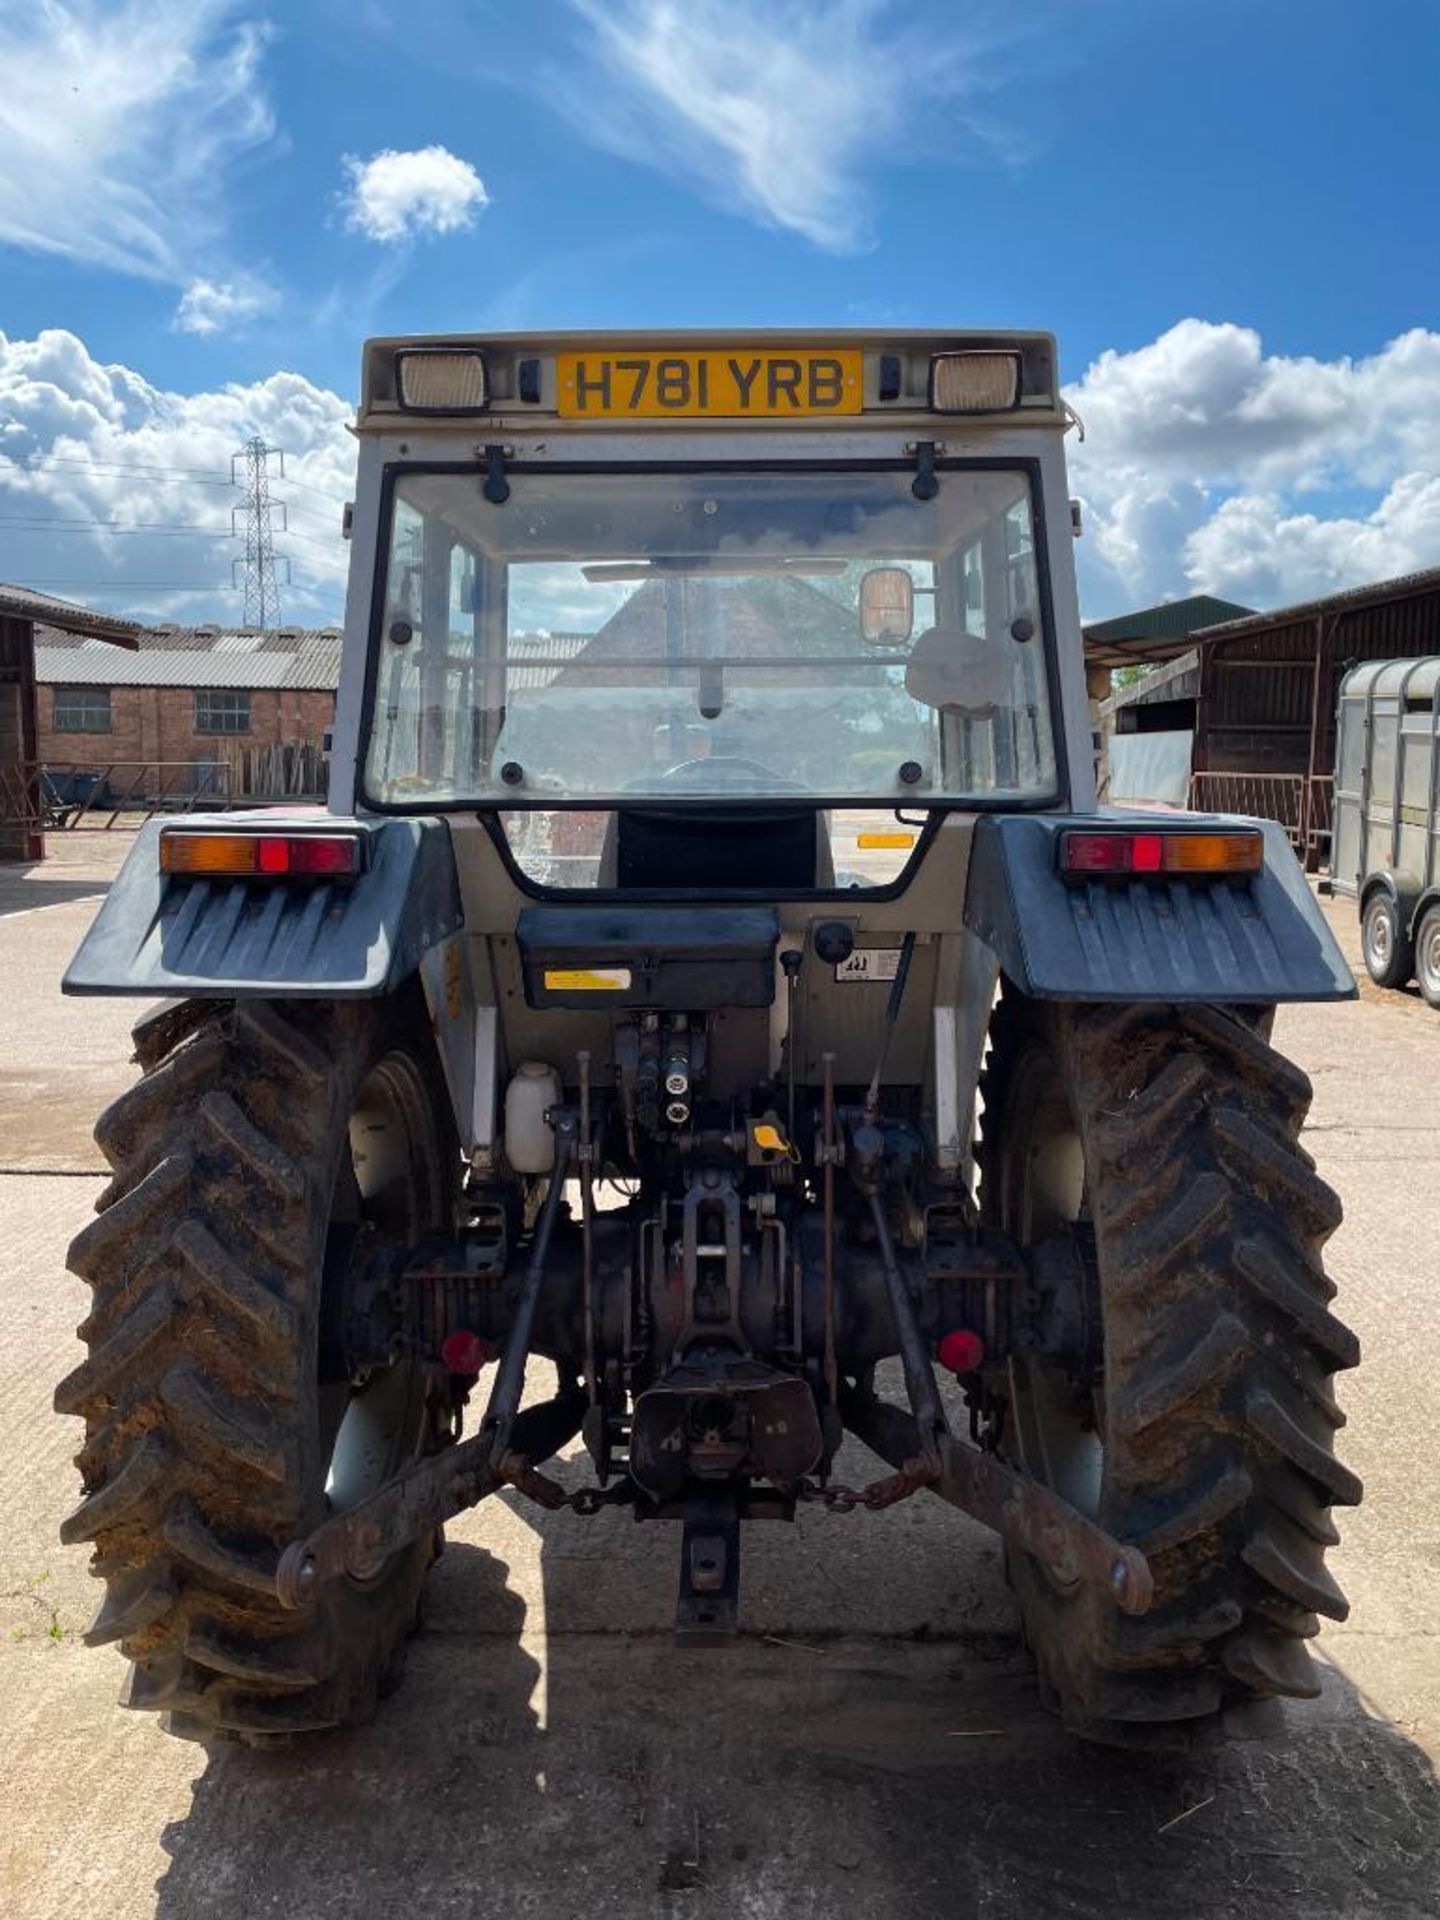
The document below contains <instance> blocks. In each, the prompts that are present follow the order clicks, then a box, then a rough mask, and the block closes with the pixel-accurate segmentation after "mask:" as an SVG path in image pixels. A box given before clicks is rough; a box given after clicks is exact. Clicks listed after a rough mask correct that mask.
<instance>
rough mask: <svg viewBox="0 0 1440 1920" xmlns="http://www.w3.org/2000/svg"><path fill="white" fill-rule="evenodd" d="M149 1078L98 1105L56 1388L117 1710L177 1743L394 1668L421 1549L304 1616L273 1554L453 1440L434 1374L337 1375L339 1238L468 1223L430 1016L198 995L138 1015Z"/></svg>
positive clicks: (370, 1680) (323, 1596) (336, 1590)
mask: <svg viewBox="0 0 1440 1920" xmlns="http://www.w3.org/2000/svg"><path fill="white" fill-rule="evenodd" d="M136 1041H137V1058H138V1059H139V1060H140V1062H141V1064H142V1066H143V1068H144V1074H143V1077H142V1078H141V1079H140V1080H139V1081H138V1082H137V1083H136V1084H135V1086H133V1087H132V1088H131V1089H130V1090H129V1091H128V1092H127V1093H125V1094H123V1095H122V1096H121V1097H120V1099H118V1100H117V1101H116V1102H115V1103H114V1104H113V1105H112V1106H111V1107H110V1108H109V1109H108V1110H107V1111H106V1112H105V1113H104V1114H103V1115H102V1116H101V1118H100V1120H99V1122H98V1124H97V1126H96V1130H95V1137H96V1140H97V1141H98V1143H99V1146H100V1149H101V1151H102V1152H103V1154H104V1155H105V1158H106V1160H107V1161H108V1163H109V1165H110V1167H111V1168H112V1170H113V1175H114V1177H113V1179H112V1180H111V1182H110V1185H109V1187H108V1188H107V1189H106V1191H105V1192H104V1193H103V1194H102V1195H101V1197H100V1199H99V1201H98V1202H97V1209H98V1212H99V1218H98V1219H97V1220H95V1221H94V1222H93V1223H92V1224H91V1225H90V1226H88V1227H86V1228H85V1229H84V1230H83V1231H82V1232H81V1233H80V1234H79V1235H77V1237H76V1239H75V1240H74V1242H73V1243H72V1245H71V1248H70V1254H69V1264H70V1267H71V1270H72V1271H73V1272H75V1273H77V1274H79V1275H80V1277H81V1278H82V1279H84V1280H86V1281H87V1282H88V1283H89V1284H90V1286H91V1288H92V1289H93V1296H94V1297H93V1301H92V1307H91V1312H90V1314H89V1317H88V1318H87V1319H86V1321H85V1322H84V1324H83V1325H82V1327H81V1329H80V1333H81V1337H82V1339H83V1340H84V1341H85V1343H86V1345H87V1347H88V1349H89V1352H88V1357H87V1358H86V1360H85V1361H84V1362H83V1363H82V1364H81V1365H80V1366H79V1367H78V1368H77V1369H76V1370H75V1372H74V1373H72V1374H71V1375H70V1376H69V1377H68V1379H66V1380H64V1381H63V1382H62V1383H61V1385H60V1386H59V1387H58V1388H57V1389H56V1394H55V1404H56V1407H57V1409H58V1410H59V1411H60V1412H62V1413H68V1414H80V1415H83V1417H84V1420H85V1443H84V1447H83V1449H82V1451H81V1452H80V1454H79V1455H78V1456H77V1464H78V1465H79V1467H80V1470H81V1475H82V1479H83V1483H84V1490H85V1497H84V1499H83V1501H82V1502H81V1504H80V1506H79V1507H78V1508H77V1510H76V1511H75V1512H74V1513H73V1514H72V1515H71V1516H70V1518H69V1519H68V1520H67V1521H66V1522H65V1524H64V1526H63V1528H62V1530H61V1537H62V1539H64V1540H65V1541H66V1542H67V1543H79V1542H82V1541H83V1542H90V1543H93V1547H94V1559H93V1562H92V1569H93V1571H94V1572H95V1573H96V1574H97V1575H98V1576H99V1577H100V1578H101V1579H103V1580H104V1582H105V1587H106V1597H105V1601H104V1604H103V1606H102V1607H101V1609H100V1612H99V1615H98V1617H97V1618H96V1620H95V1622H94V1624H93V1625H92V1626H91V1628H90V1630H89V1632H88V1633H87V1635H86V1639H87V1640H88V1642H89V1643H90V1644H91V1645H92V1646H93V1645H97V1644H101V1643H106V1642H117V1643H118V1644H119V1647H120V1650H121V1652H122V1653H124V1654H125V1655H126V1656H127V1658H128V1659H129V1660H130V1661H131V1663H132V1665H131V1671H130V1676H129V1682H128V1688H127V1692H126V1695H125V1701H126V1704H127V1705H129V1706H132V1707H138V1708H149V1709H154V1710H157V1711H160V1712H162V1713H164V1714H166V1715H167V1716H168V1724H169V1726H170V1728H171V1730H172V1731H173V1732H176V1733H180V1734H183V1735H187V1736H189V1737H191V1738H198V1739H205V1738H210V1737H214V1736H227V1735H228V1736H233V1737H240V1738H245V1739H248V1740H252V1741H260V1740H264V1739H265V1738H266V1737H268V1736H278V1735H290V1734H296V1733H301V1732H310V1731H313V1730H318V1729H321V1728H327V1727H338V1726H344V1725H347V1724H349V1723H351V1722H355V1721H359V1720H364V1719H366V1718H368V1717H369V1715H370V1714H371V1713H372V1711H373V1709H374V1704H375V1701H376V1700H377V1698H378V1697H379V1695H380V1693H381V1692H382V1691H385V1690H387V1689H388V1686H389V1685H390V1684H391V1683H392V1682H393V1680H394V1678H395V1676H396V1674H397V1672H398V1666H399V1662H400V1660H401V1658H402V1655H403V1649H404V1643H405V1640H406V1638H407V1635H408V1634H409V1632H410V1631H411V1629H412V1628H413V1626H414V1625H415V1623H416V1620H417V1615H418V1608H419V1600H420V1589H421V1584H422V1582H423V1579H424V1576H425V1572H426V1570H427V1568H428V1566H429V1564H430V1561H431V1560H432V1559H433V1557H434V1553H435V1550H436V1541H435V1539H434V1538H431V1537H426V1538H423V1539H420V1540H417V1541H415V1542H413V1543H412V1544H411V1545H409V1546H407V1547H405V1548H403V1549H401V1550H400V1551H399V1552H397V1553H395V1554H394V1555H393V1556H392V1557H391V1558H390V1559H389V1560H388V1561H387V1562H386V1563H385V1565H384V1566H383V1567H382V1568H381V1569H380V1570H379V1572H378V1573H376V1574H375V1575H374V1576H373V1577H372V1578H370V1579H368V1580H365V1581H355V1580H337V1581H334V1582H331V1583H329V1584H328V1585H327V1586H326V1587H325V1588H323V1589H322V1590H321V1592H320V1594H319V1595H318V1597H317V1598H316V1600H315V1601H314V1603H313V1604H312V1605H311V1606H310V1607H309V1608H307V1609H306V1610H304V1611H302V1612H297V1613H292V1612H287V1611H286V1610H285V1609H284V1608H282V1607H281V1605H280V1604H279V1601H278V1600H277V1599H276V1597H275V1593H274V1587H273V1576H274V1572H275V1566H276V1561H277V1558H278V1556H279V1553H280V1551H281V1549H282V1548H283V1547H285V1546H286V1545H287V1544H288V1543H289V1542H290V1541H291V1540H294V1539H296V1538H298V1537H300V1536H302V1535H304V1534H306V1533H308V1532H309V1531H310V1530H311V1529H312V1528H314V1527H315V1526H316V1525H317V1524H318V1523H319V1522H320V1521H322V1520H323V1519H324V1518H325V1517H326V1516H327V1514H328V1513H331V1512H334V1511H337V1510H340V1509H343V1508H344V1507H346V1506H348V1505H353V1504H354V1503H356V1502H357V1501H359V1500H361V1499H363V1498H365V1497H366V1496H367V1495H368V1494H369V1493H371V1492H373V1491H374V1490H375V1488H376V1487H377V1486H378V1485H379V1484H380V1483H381V1482H382V1481H383V1480H385V1479H387V1478H389V1477H390V1476H391V1475H392V1474H393V1473H395V1472H396V1471H398V1470H399V1469H400V1468H401V1467H403V1466H405V1465H406V1464H408V1463H409V1462H410V1461H411V1460H413V1459H416V1458H419V1457H421V1456H422V1455H423V1454H425V1453H427V1452H429V1451H433V1450H434V1449H435V1448H436V1447H437V1446H439V1445H441V1444H443V1442H444V1439H445V1437H446V1434H447V1431H448V1417H447V1414H446V1411H445V1408H444V1406H443V1404H442V1401H441V1398H440V1396H441V1395H443V1392H444V1381H443V1376H442V1377H441V1378H440V1381H439V1383H438V1387H437V1382H436V1377H435V1375H434V1373H433V1371H427V1370H425V1369H422V1368H421V1367H420V1366H418V1365H416V1364H414V1363H411V1362H408V1361H402V1362H400V1363H397V1364H396V1365H393V1366H390V1367H388V1368H380V1369H376V1370H374V1371H372V1372H371V1373H369V1374H368V1375H361V1376H358V1377H357V1378H355V1379H348V1380H347V1379H346V1378H345V1377H344V1369H343V1367H341V1366H338V1365H337V1363H336V1361H335V1360H334V1358H333V1348H334V1345H335V1342H334V1341H333V1340H332V1339H327V1337H326V1335H325V1331H324V1330H325V1328H326V1326H327V1325H328V1324H329V1323H330V1320H331V1318H332V1316H333V1312H334V1305H335V1300H334V1295H335V1290H336V1288H337V1286H338V1285H340V1284H341V1283H340V1281H339V1280H337V1279H336V1277H335V1274H336V1263H335V1262H334V1260H333V1259H332V1261H331V1267H330V1278H329V1279H328V1280H327V1279H326V1271H327V1270H326V1259H325V1256H326V1248H327V1243H328V1244H329V1245H330V1246H331V1247H332V1248H333V1247H334V1246H335V1244H336V1242H335V1240H334V1239H332V1237H331V1236H332V1235H333V1234H338V1235H339V1237H340V1243H341V1244H342V1245H343V1244H345V1243H346V1237H347V1236H349V1237H350V1238H351V1239H353V1236H354V1234H355V1233H356V1232H357V1231H359V1232H364V1233H371V1232H373V1233H376V1234H380V1235H393V1236H395V1237H397V1238H398V1237H403V1238H404V1240H405V1241H406V1243H407V1244H409V1243H411V1242H412V1241H413V1240H414V1239H415V1238H417V1237H419V1236H420V1235H421V1234H423V1233H426V1232H429V1231H433V1230H436V1229H441V1230H443V1229H445V1228H448V1227H449V1226H451V1225H452V1224H453V1221H454V1217H455V1169H456V1167H457V1166H458V1160H457V1158H456V1155H455V1153H454V1151H453V1143H452V1140H451V1136H450V1134H449V1131H448V1125H447V1121H446V1119H445V1117H444V1116H445V1108H444V1106H443V1104H442V1100H441V1097H440V1095H439V1092H438V1088H437V1084H436V1080H435V1075H434V1072H433V1070H432V1052H431V1042H430V1038H429V1035H428V1032H427V1029H426V1026H425V1022H424V1018H423V1011H422V1010H421V1009H420V1008H419V1006H418V1005H416V1004H412V1003H411V1002H410V1000H409V999H408V998H406V997H403V996H402V997H397V998H396V999H394V1000H389V1001H356V1002H346V1003H341V1004H338V1005H322V1004H311V1003H304V1002H288V1003H275V1002H259V1001H250V1002H240V1003H238V1004H235V1005H233V1006H232V1005H223V1004H222V1005H216V1004H213V1003H209V1004H207V1003H200V1002H186V1003H183V1004H181V1005H180V1006H179V1007H171V1008H169V1009H166V1010H165V1011H163V1012H161V1013H160V1014H158V1015H156V1016H154V1017H152V1018H151V1019H149V1020H147V1021H145V1022H143V1023H142V1024H141V1026H140V1027H138V1028H137V1029H136Z"/></svg>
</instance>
